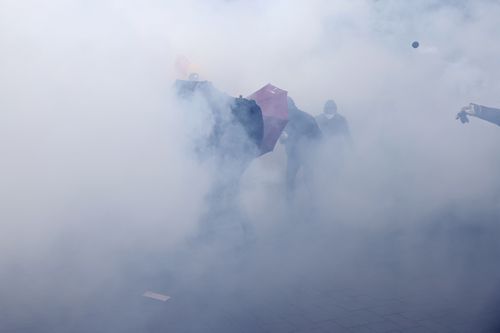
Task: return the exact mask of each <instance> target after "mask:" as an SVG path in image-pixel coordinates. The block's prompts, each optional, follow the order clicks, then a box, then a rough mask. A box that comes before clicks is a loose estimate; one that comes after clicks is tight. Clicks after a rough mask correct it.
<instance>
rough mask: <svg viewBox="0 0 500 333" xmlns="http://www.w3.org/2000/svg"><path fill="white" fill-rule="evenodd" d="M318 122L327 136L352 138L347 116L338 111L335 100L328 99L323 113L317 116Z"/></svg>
mask: <svg viewBox="0 0 500 333" xmlns="http://www.w3.org/2000/svg"><path fill="white" fill-rule="evenodd" d="M316 122H317V123H318V126H319V128H320V129H321V132H322V133H323V135H324V136H325V137H327V138H332V137H336V138H342V139H344V140H346V141H349V140H350V137H351V135H350V132H349V125H348V124H347V120H346V119H345V117H343V116H342V115H340V114H339V113H338V109H337V103H335V101H334V100H332V99H330V100H328V101H326V103H325V105H324V107H323V113H322V114H320V115H319V116H317V117H316Z"/></svg>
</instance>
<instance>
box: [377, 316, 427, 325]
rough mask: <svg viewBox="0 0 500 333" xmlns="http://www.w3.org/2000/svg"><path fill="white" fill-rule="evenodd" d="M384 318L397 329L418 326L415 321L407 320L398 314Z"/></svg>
mask: <svg viewBox="0 0 500 333" xmlns="http://www.w3.org/2000/svg"><path fill="white" fill-rule="evenodd" d="M384 318H386V319H388V320H389V321H391V322H393V323H395V324H396V325H397V326H398V327H399V328H412V327H417V326H419V325H418V323H417V321H415V320H412V319H408V318H406V317H404V316H402V315H400V314H392V315H387V316H384Z"/></svg>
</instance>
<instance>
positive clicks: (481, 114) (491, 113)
mask: <svg viewBox="0 0 500 333" xmlns="http://www.w3.org/2000/svg"><path fill="white" fill-rule="evenodd" d="M467 116H472V117H477V118H480V119H482V120H486V121H488V122H490V123H493V124H495V125H498V126H500V109H495V108H490V107H487V106H484V105H478V104H474V103H470V104H469V105H467V106H464V107H463V108H462V110H461V111H460V112H459V113H458V114H457V117H456V119H460V121H461V122H462V124H465V123H468V122H469V118H468V117H467Z"/></svg>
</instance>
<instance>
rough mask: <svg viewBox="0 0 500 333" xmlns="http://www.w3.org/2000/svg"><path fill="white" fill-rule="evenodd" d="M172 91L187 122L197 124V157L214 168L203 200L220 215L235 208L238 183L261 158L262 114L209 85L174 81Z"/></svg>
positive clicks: (247, 102) (248, 102)
mask: <svg viewBox="0 0 500 333" xmlns="http://www.w3.org/2000/svg"><path fill="white" fill-rule="evenodd" d="M175 89H176V93H177V96H178V97H179V101H180V102H181V106H183V108H184V109H185V112H187V115H188V117H187V118H188V119H187V120H188V121H191V122H193V123H197V124H198V125H197V126H195V127H196V128H195V129H194V130H193V133H192V135H193V143H194V151H195V152H196V155H197V156H198V158H199V159H200V161H205V160H209V161H211V162H213V163H214V166H215V169H214V174H213V177H212V178H213V182H212V185H211V188H210V190H209V193H208V195H207V198H206V199H207V202H208V203H209V207H210V210H211V213H213V214H215V215H217V214H223V213H224V212H227V211H230V210H231V209H234V207H236V206H237V204H236V199H237V197H238V193H239V182H240V179H241V177H242V175H243V173H244V172H245V170H246V169H247V168H248V166H249V165H250V163H251V162H252V160H253V159H254V158H256V157H257V156H259V154H260V150H259V147H260V145H261V143H262V139H263V136H264V122H263V118H262V110H261V108H260V107H259V106H258V105H257V103H256V102H255V101H253V100H248V99H245V98H242V97H241V96H240V97H239V98H234V97H231V96H228V95H226V94H225V93H222V92H220V91H219V90H217V89H216V88H215V87H214V86H213V85H212V83H210V82H208V81H196V80H190V81H183V80H177V81H176V83H175ZM214 220H215V219H214Z"/></svg>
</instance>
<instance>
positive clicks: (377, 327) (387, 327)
mask: <svg viewBox="0 0 500 333" xmlns="http://www.w3.org/2000/svg"><path fill="white" fill-rule="evenodd" d="M367 327H369V328H370V329H371V330H372V332H374V333H388V332H394V331H397V330H398V329H399V326H398V325H396V324H395V323H393V322H391V321H389V320H385V321H381V322H378V323H373V324H369V325H367Z"/></svg>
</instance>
